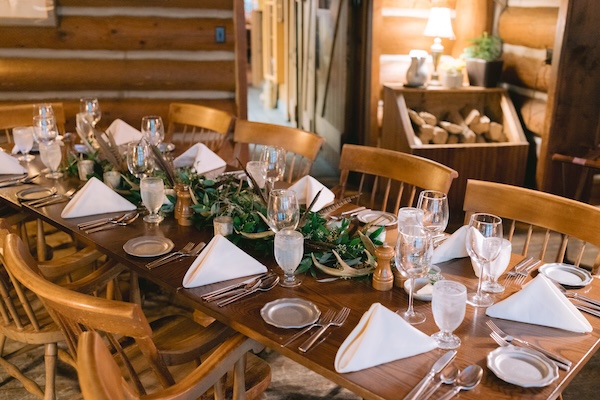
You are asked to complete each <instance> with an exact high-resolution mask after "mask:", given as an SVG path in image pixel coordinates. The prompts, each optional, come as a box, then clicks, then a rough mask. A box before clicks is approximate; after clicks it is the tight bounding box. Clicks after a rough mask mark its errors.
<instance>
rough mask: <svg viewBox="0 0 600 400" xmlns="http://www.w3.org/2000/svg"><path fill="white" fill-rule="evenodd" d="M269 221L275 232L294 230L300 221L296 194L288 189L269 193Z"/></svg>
mask: <svg viewBox="0 0 600 400" xmlns="http://www.w3.org/2000/svg"><path fill="white" fill-rule="evenodd" d="M267 221H269V226H270V228H271V230H273V232H279V231H281V230H284V229H291V230H294V229H296V227H298V222H299V221H300V207H299V206H298V200H297V199H296V193H295V192H294V191H293V190H288V189H275V190H271V192H270V193H269V201H268V204H267Z"/></svg>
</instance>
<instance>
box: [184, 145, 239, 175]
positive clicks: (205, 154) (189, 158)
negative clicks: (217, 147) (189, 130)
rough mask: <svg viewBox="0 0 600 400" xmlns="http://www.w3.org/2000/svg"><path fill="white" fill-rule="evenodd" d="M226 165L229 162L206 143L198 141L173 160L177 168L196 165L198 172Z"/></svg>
mask: <svg viewBox="0 0 600 400" xmlns="http://www.w3.org/2000/svg"><path fill="white" fill-rule="evenodd" d="M226 165H227V163H226V162H225V161H224V160H223V159H222V158H221V157H219V156H218V155H217V154H216V153H215V152H213V151H212V150H211V149H209V148H208V147H207V146H206V145H205V144H204V143H196V144H195V145H193V146H192V147H190V148H189V149H187V150H186V151H185V152H184V153H183V154H182V155H180V156H179V157H177V158H175V160H173V166H174V167H175V168H181V167H194V169H195V170H196V172H197V173H198V174H204V173H206V172H209V171H213V170H216V169H219V168H224V167H225V166H226Z"/></svg>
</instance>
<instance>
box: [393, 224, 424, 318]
mask: <svg viewBox="0 0 600 400" xmlns="http://www.w3.org/2000/svg"><path fill="white" fill-rule="evenodd" d="M431 256H432V252H431V245H430V235H429V234H428V233H427V231H425V229H423V227H421V226H419V225H405V226H403V227H402V229H401V230H400V232H399V233H398V241H397V242H396V254H395V257H396V268H398V271H399V272H400V274H402V276H404V277H405V278H407V279H409V280H410V290H409V292H408V309H407V310H406V311H405V312H403V313H402V312H400V311H398V314H400V315H401V316H402V317H403V318H404V319H405V320H406V321H407V322H408V323H410V324H413V325H415V324H420V323H422V322H425V319H426V318H425V315H424V314H423V313H420V312H416V311H415V310H414V308H413V292H414V287H415V279H417V278H422V277H424V276H426V275H427V273H428V272H429V264H430V263H431Z"/></svg>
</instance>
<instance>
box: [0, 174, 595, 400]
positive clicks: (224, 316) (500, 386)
mask: <svg viewBox="0 0 600 400" xmlns="http://www.w3.org/2000/svg"><path fill="white" fill-rule="evenodd" d="M33 164H34V163H32V168H37V167H34V166H33ZM36 184H39V185H49V186H55V187H57V190H58V191H59V192H64V191H66V190H67V189H68V188H69V187H73V186H80V185H81V184H82V182H80V181H79V180H78V179H76V178H62V179H59V180H57V181H56V180H47V179H46V178H43V177H41V178H39V179H38V180H36ZM29 186H30V185H28V186H25V185H21V186H14V187H8V188H0V198H1V199H2V202H4V203H6V204H9V205H11V206H12V207H14V208H15V209H16V210H19V211H21V212H24V213H29V214H31V215H32V216H35V217H38V218H41V219H42V220H43V221H45V222H47V223H49V224H51V225H53V226H55V227H57V228H58V229H61V230H63V231H65V232H67V233H69V234H71V235H73V237H74V238H76V239H78V240H81V241H82V242H84V243H89V244H93V245H94V246H96V247H97V248H98V250H100V251H102V252H103V253H105V254H106V255H108V256H109V257H111V258H113V259H115V260H117V261H118V262H120V263H122V264H124V265H125V266H127V267H128V268H129V269H130V270H132V271H135V272H136V273H137V274H139V276H141V277H144V278H146V279H149V280H151V281H153V282H155V283H157V284H159V285H161V286H163V287H164V288H167V289H169V290H172V291H174V292H175V293H176V294H177V296H178V297H179V298H180V299H182V300H184V301H185V302H186V303H188V304H189V305H190V306H192V307H193V308H195V309H197V310H200V311H202V312H203V313H205V314H207V315H209V316H211V317H213V318H215V319H217V320H219V321H221V322H222V323H225V324H227V325H229V326H230V327H232V328H233V329H235V330H236V331H238V332H241V333H243V334H244V335H246V336H248V337H250V338H252V339H255V340H256V341H258V342H260V343H261V344H263V345H265V346H266V347H268V348H271V349H273V350H275V351H277V352H279V353H281V354H282V355H284V356H286V357H289V358H290V359H292V360H294V361H296V362H298V363H300V364H302V365H304V366H305V367H307V368H309V369H311V370H313V371H314V372H316V373H318V374H320V375H322V376H324V377H325V378H327V379H330V380H331V381H333V382H335V383H337V384H339V385H341V386H343V387H345V388H347V389H349V390H351V391H352V392H354V393H356V394H357V395H359V396H362V397H363V398H365V399H398V398H403V397H404V396H405V395H406V394H407V393H408V392H409V391H410V390H411V389H412V388H413V387H414V386H415V385H416V384H417V383H418V382H419V381H420V380H421V378H423V377H424V376H425V375H426V374H427V373H428V371H429V370H430V368H431V366H432V365H433V363H434V362H435V361H436V360H437V359H438V358H439V357H440V356H441V355H443V354H444V353H445V351H443V350H439V349H436V350H433V351H429V352H427V353H423V354H420V355H416V356H413V357H409V358H404V359H400V360H396V361H392V362H389V363H385V364H383V365H379V366H375V367H371V368H368V369H364V370H361V371H357V372H351V373H338V372H336V371H335V368H334V359H335V356H336V352H337V351H338V348H339V347H340V345H341V344H342V342H343V341H344V340H345V339H346V337H347V336H348V335H349V334H350V332H351V331H352V330H353V329H354V327H355V326H356V325H357V324H358V322H359V320H360V318H361V317H362V315H363V314H364V313H365V312H366V311H367V310H368V309H369V307H370V306H371V305H372V304H373V303H380V304H382V305H383V306H385V307H387V308H389V309H390V310H392V311H396V310H404V309H406V308H407V303H408V302H407V294H406V293H405V291H404V290H403V289H402V288H399V287H394V288H393V289H392V290H389V291H378V290H375V289H374V288H373V286H372V284H371V281H370V280H369V279H362V280H350V279H348V280H345V279H338V280H334V281H328V282H319V281H318V280H317V279H315V278H314V277H312V276H308V275H307V276H301V279H302V284H301V285H300V286H298V287H296V288H284V287H281V286H277V287H275V288H274V289H272V290H270V291H268V292H260V293H257V294H254V295H251V296H248V297H246V298H244V299H241V300H239V301H236V302H234V303H232V304H230V305H227V306H225V307H219V306H217V305H216V304H215V303H207V302H204V301H203V300H202V299H201V296H202V295H203V294H204V293H207V292H209V291H212V290H214V289H217V288H220V287H222V286H225V285H226V284H229V283H231V282H220V283H215V284H211V285H206V286H202V287H197V288H191V289H184V288H182V280H183V276H184V275H185V273H186V271H187V270H188V268H189V266H190V265H191V263H192V261H193V260H192V259H191V257H190V258H184V259H183V260H181V261H177V262H173V263H169V264H166V265H164V266H161V267H158V268H155V269H152V270H149V269H147V268H146V267H145V264H146V263H147V262H149V261H151V260H153V259H154V258H143V257H135V256H131V255H129V254H127V253H126V252H125V250H124V249H123V245H124V244H125V243H126V242H127V241H128V240H130V239H134V238H136V237H140V236H148V235H149V236H163V237H166V238H169V239H171V240H172V241H173V243H174V245H175V247H174V248H175V249H179V248H181V247H183V246H184V245H185V244H186V243H188V242H189V241H194V242H199V241H205V242H207V243H208V242H209V241H210V240H211V238H212V232H211V231H209V230H202V231H201V230H198V229H196V228H194V227H191V226H182V225H179V224H177V222H176V221H175V220H174V219H173V217H172V216H167V217H166V218H165V219H164V221H162V222H161V223H160V224H158V225H152V224H148V223H145V222H144V221H143V220H142V219H141V218H139V219H137V220H136V221H135V222H134V223H133V224H131V225H128V226H122V227H118V228H115V229H112V230H107V231H101V232H96V233H92V234H85V233H84V232H83V231H81V230H79V229H78V228H77V224H78V223H81V222H85V221H89V220H93V219H97V218H98V217H99V216H98V215H93V216H88V217H81V218H73V219H64V218H62V217H61V216H60V214H61V211H62V209H63V208H64V207H65V205H66V203H60V204H55V205H50V206H47V207H43V208H37V209H36V208H32V207H28V206H26V205H24V204H20V203H19V201H18V199H17V197H16V194H17V193H18V191H19V190H22V189H24V188H26V187H29ZM116 214H118V213H115V214H107V215H106V216H110V215H116ZM252 255H253V256H255V257H256V258H257V259H259V260H260V261H261V262H263V263H264V264H265V265H266V266H267V267H268V268H269V269H271V270H273V271H275V272H277V273H278V274H280V275H281V274H282V272H281V270H279V268H278V267H277V265H276V263H275V261H274V259H273V258H272V257H261V256H259V255H257V254H252ZM523 258H524V257H523V256H520V255H516V254H513V255H512V257H511V265H514V264H516V263H517V262H518V261H520V260H521V259H523ZM438 266H439V267H440V269H441V273H442V274H443V276H444V277H445V279H450V280H455V281H458V282H461V283H463V284H465V285H466V286H467V289H468V290H469V291H473V290H475V289H476V285H477V278H476V277H475V275H474V272H473V269H472V267H471V263H470V260H469V259H468V258H462V259H455V260H451V261H448V262H444V263H440V264H438ZM321 278H322V276H321ZM501 279H502V278H501ZM529 279H531V277H530V278H529ZM240 280H241V279H240ZM515 291H516V288H514V287H508V288H507V290H505V292H504V293H501V294H495V295H493V297H494V299H495V301H500V300H502V299H504V298H506V297H508V296H510V295H511V294H513V293H514V292H515ZM578 292H581V293H584V294H586V295H587V296H590V297H593V298H595V299H600V284H599V283H598V280H597V279H593V282H592V283H591V284H589V285H588V286H586V287H585V288H582V289H580V290H578ZM282 298H299V299H304V300H308V301H310V302H312V303H314V304H315V305H316V306H317V307H318V308H319V310H320V311H321V312H324V311H326V310H328V309H332V310H336V311H337V310H339V309H341V308H342V307H344V306H345V307H350V309H351V312H350V315H349V317H348V319H347V321H346V322H345V324H344V325H343V326H341V327H338V328H331V329H330V330H329V331H328V332H329V335H328V336H326V339H325V340H324V341H323V342H322V343H320V344H319V345H318V346H316V347H314V348H313V349H311V350H310V351H308V352H307V353H302V352H300V351H299V350H298V346H299V344H300V343H302V340H298V341H296V342H294V343H292V344H291V345H288V346H287V347H282V343H284V342H285V341H286V340H287V339H288V338H289V337H290V336H292V335H293V334H294V333H295V332H297V331H298V329H283V328H277V327H274V326H272V325H269V324H268V323H267V322H265V321H264V320H263V318H262V317H261V314H260V311H261V309H262V308H263V306H264V305H265V304H267V303H269V302H272V301H274V300H277V299H282ZM415 309H416V310H417V311H421V312H423V313H425V314H426V316H427V320H426V322H424V323H422V324H419V325H415V328H417V329H419V330H420V331H422V332H424V333H425V334H427V335H431V334H433V333H435V332H437V331H438V330H439V329H438V328H437V326H436V325H435V322H434V319H433V315H432V312H431V303H429V302H426V301H419V300H415ZM584 315H585V317H586V318H587V319H588V320H589V322H590V323H591V325H592V326H593V331H592V332H591V333H584V334H580V333H573V332H569V331H565V330H560V329H554V328H549V327H544V326H540V325H533V324H526V323H520V322H514V321H508V320H500V319H494V322H496V324H497V325H498V326H500V327H501V328H502V329H503V330H505V331H507V332H509V333H511V334H513V335H515V336H518V337H521V338H523V339H526V340H528V341H530V342H532V343H534V344H537V345H540V346H542V347H544V348H546V349H547V350H550V351H552V352H554V353H557V354H560V355H561V356H563V357H565V358H567V359H569V360H571V361H572V362H573V366H572V368H571V369H570V370H569V371H568V372H566V371H563V370H559V376H558V379H557V380H556V381H554V382H552V383H550V384H549V385H547V386H545V387H532V388H524V387H520V386H516V385H513V384H510V383H507V382H505V381H503V380H502V379H500V378H498V377H496V375H494V373H493V372H492V371H491V370H490V369H488V368H487V356H488V354H489V353H490V352H491V351H493V350H494V349H496V348H497V347H498V345H497V344H496V343H495V342H494V341H493V340H492V339H491V338H490V337H489V333H490V330H489V328H487V326H486V321H488V320H489V319H490V318H489V317H487V316H486V315H485V308H475V307H472V306H467V309H466V316H465V319H464V321H463V323H462V324H461V325H460V327H459V328H458V329H457V330H456V331H455V332H454V333H455V334H456V335H458V336H459V337H460V339H461V341H462V344H461V346H460V348H459V349H458V354H457V356H456V358H455V360H454V363H455V365H456V366H457V367H459V368H460V369H463V368H465V367H467V366H468V365H471V364H477V365H479V366H481V367H482V368H483V369H484V374H483V380H482V382H481V384H479V385H478V386H477V387H475V388H474V389H472V390H470V391H463V392H461V393H460V398H469V399H471V398H472V399H480V398H489V399H492V398H493V399H509V398H528V399H530V398H533V399H551V398H556V397H558V396H559V395H560V393H561V392H562V390H563V389H565V387H566V386H567V385H568V384H569V382H570V381H571V380H572V379H573V378H574V377H575V376H576V375H577V374H578V373H579V372H581V370H582V369H583V368H584V366H585V365H586V363H587V362H588V361H589V360H590V358H591V357H592V356H593V355H594V353H595V352H596V351H597V349H598V347H599V346H600V335H599V334H600V318H597V317H594V316H591V315H587V314H584ZM403 340H405V339H404V338H403V337H402V336H400V335H398V336H394V335H393V334H390V333H389V332H387V334H385V335H384V336H383V335H382V340H381V343H378V345H379V347H380V350H379V351H381V352H385V351H386V349H387V348H388V346H389V345H390V342H391V341H403ZM447 390H448V387H447V386H444V387H442V388H441V389H440V390H439V391H438V393H442V392H445V391H447ZM436 396H437V395H436Z"/></svg>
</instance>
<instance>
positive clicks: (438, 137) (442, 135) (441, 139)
mask: <svg viewBox="0 0 600 400" xmlns="http://www.w3.org/2000/svg"><path fill="white" fill-rule="evenodd" d="M448 136H449V134H448V131H447V130H445V129H444V128H440V127H439V126H435V127H434V128H433V139H432V142H433V143H435V144H444V143H446V142H447V141H448Z"/></svg>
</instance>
